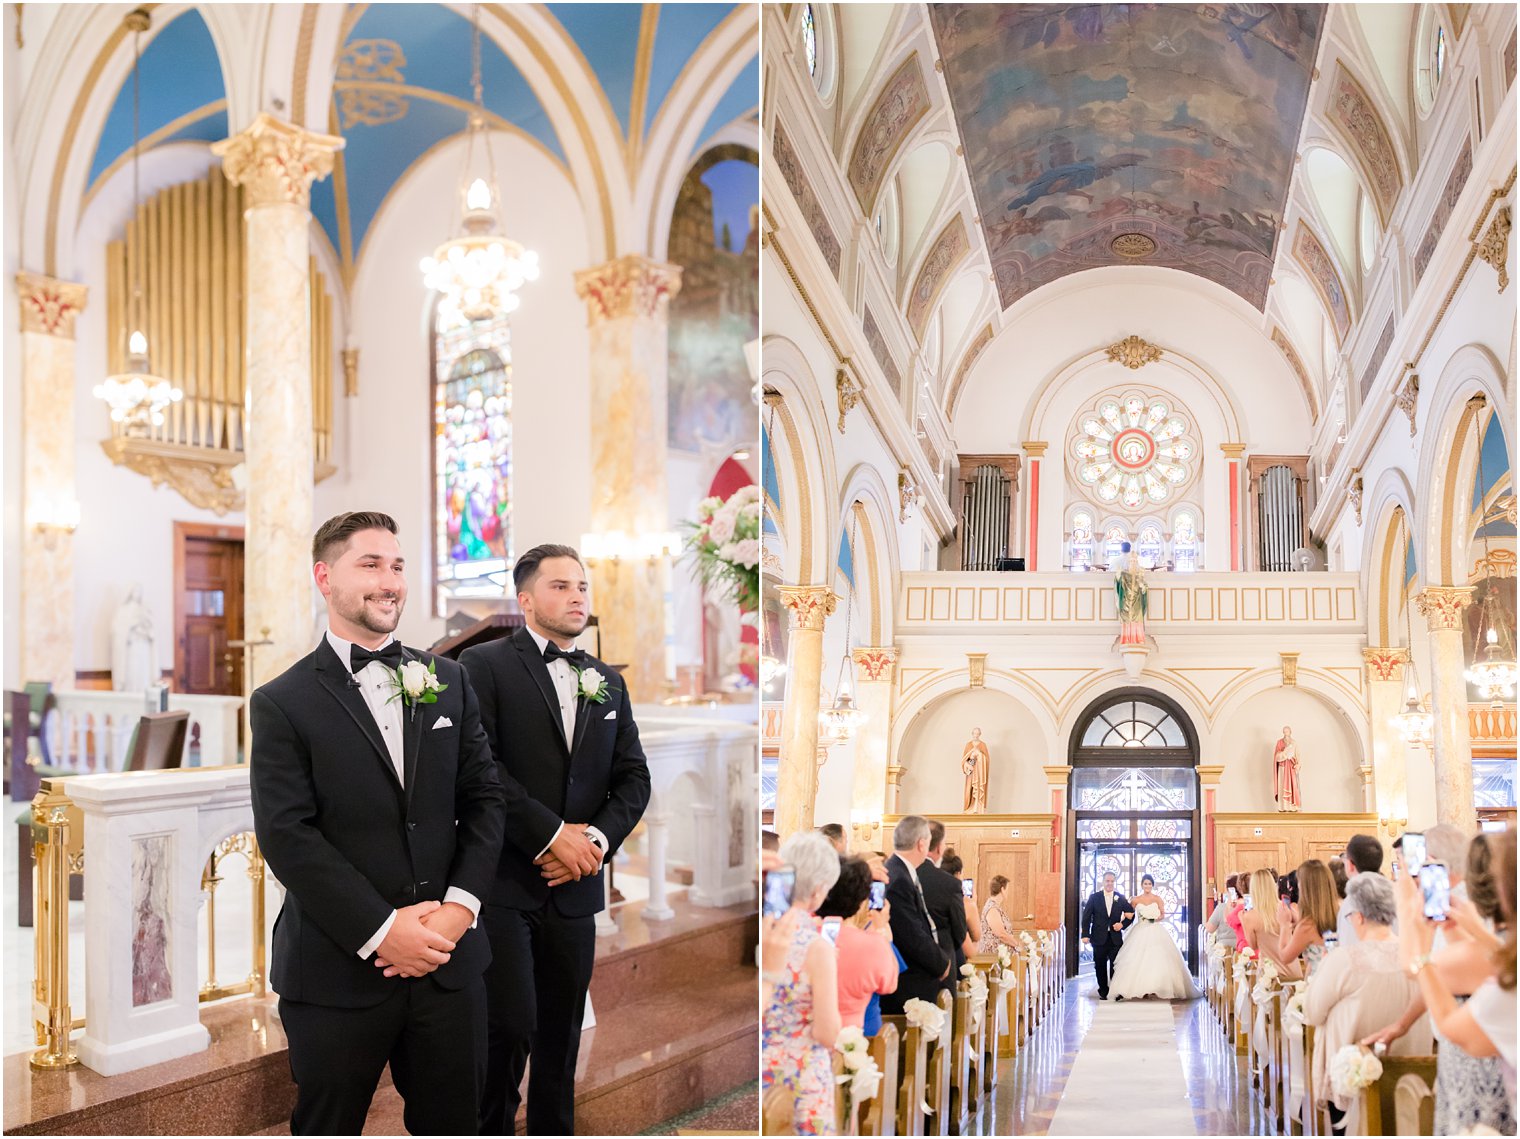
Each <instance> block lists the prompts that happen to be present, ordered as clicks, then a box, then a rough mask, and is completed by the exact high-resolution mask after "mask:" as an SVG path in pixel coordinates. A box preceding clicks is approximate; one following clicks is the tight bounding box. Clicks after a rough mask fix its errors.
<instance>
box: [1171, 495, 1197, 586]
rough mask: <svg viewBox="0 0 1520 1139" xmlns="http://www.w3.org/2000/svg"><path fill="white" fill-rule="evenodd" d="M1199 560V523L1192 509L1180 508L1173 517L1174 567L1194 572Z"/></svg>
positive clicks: (1181, 570) (1180, 570) (1182, 570)
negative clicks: (1194, 518) (1194, 517)
mask: <svg viewBox="0 0 1520 1139" xmlns="http://www.w3.org/2000/svg"><path fill="white" fill-rule="evenodd" d="M1198 560H1199V559H1198V525H1197V523H1196V522H1195V521H1194V520H1193V512H1192V511H1191V510H1179V511H1178V512H1177V516H1176V517H1175V518H1173V519H1172V569H1174V570H1176V571H1178V572H1179V573H1192V572H1193V571H1194V570H1196V569H1197V568H1198Z"/></svg>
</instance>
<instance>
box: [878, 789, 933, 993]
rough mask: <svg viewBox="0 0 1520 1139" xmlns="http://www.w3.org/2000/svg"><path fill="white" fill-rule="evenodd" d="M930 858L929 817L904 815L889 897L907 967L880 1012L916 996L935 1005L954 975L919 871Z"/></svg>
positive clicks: (897, 830)
mask: <svg viewBox="0 0 1520 1139" xmlns="http://www.w3.org/2000/svg"><path fill="white" fill-rule="evenodd" d="M928 859H929V820H928V819H926V818H924V817H923V816H922V815H904V816H903V817H902V818H901V819H899V820H898V823H897V826H896V827H894V828H893V830H892V857H891V858H889V859H887V901H888V902H890V903H891V905H892V944H893V945H895V946H896V947H897V951H898V952H899V953H901V954H902V957H903V960H904V961H906V962H907V963H908V967H907V968H906V969H904V970H903V972H902V975H901V976H899V977H898V979H897V991H896V992H893V993H887V994H886V995H884V996H883V997H882V998H881V1011H882V1012H883V1013H884V1014H886V1015H888V1016H893V1015H896V1014H898V1013H901V1012H902V1010H903V1005H904V1004H905V1003H906V1002H907V1001H909V1000H912V999H913V998H915V997H917V998H918V999H919V1000H925V1001H928V1002H930V1003H931V1004H932V1003H934V1002H935V1001H936V1000H938V999H939V991H940V989H941V988H943V987H944V985H945V981H946V979H947V978H948V977H949V976H950V956H949V954H948V953H946V951H945V950H944V949H943V948H941V946H940V943H939V935H938V931H937V929H936V927H935V924H934V921H933V919H932V918H930V916H929V907H928V905H927V904H926V903H925V901H924V892H923V890H922V889H921V888H920V886H919V884H918V881H919V879H918V876H919V873H920V872H921V871H922V869H923V868H924V866H925V864H926V863H927V862H928Z"/></svg>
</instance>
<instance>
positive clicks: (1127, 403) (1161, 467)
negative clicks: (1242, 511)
mask: <svg viewBox="0 0 1520 1139" xmlns="http://www.w3.org/2000/svg"><path fill="white" fill-rule="evenodd" d="M1190 431H1191V428H1190V427H1189V426H1188V421H1187V418H1186V417H1185V416H1184V415H1183V414H1182V413H1181V412H1180V411H1178V410H1176V409H1174V408H1173V407H1172V405H1171V404H1170V403H1169V402H1168V400H1167V399H1166V398H1165V397H1162V396H1142V395H1140V394H1138V393H1130V394H1127V395H1123V396H1117V397H1107V398H1104V399H1102V400H1100V401H1099V403H1098V405H1097V407H1095V408H1094V409H1092V410H1091V411H1089V412H1088V413H1086V414H1085V415H1083V416H1082V417H1081V418H1080V420H1079V422H1078V426H1077V430H1076V434H1075V436H1074V438H1073V440H1072V444H1071V457H1072V460H1073V463H1074V470H1075V473H1076V477H1077V481H1078V482H1080V483H1081V484H1082V485H1084V486H1087V487H1091V488H1092V490H1093V493H1095V494H1096V495H1097V497H1098V501H1099V502H1104V503H1113V504H1116V505H1118V506H1121V507H1123V508H1124V509H1126V510H1138V509H1140V508H1141V507H1143V506H1145V505H1146V504H1147V503H1151V504H1155V503H1162V502H1166V501H1167V500H1168V499H1170V498H1171V497H1172V492H1173V491H1174V490H1175V489H1176V488H1178V487H1180V486H1182V485H1183V484H1185V483H1187V482H1188V481H1189V480H1191V479H1192V477H1193V465H1194V462H1195V459H1196V456H1197V453H1198V447H1197V444H1195V443H1194V442H1193V438H1192V436H1191V434H1190Z"/></svg>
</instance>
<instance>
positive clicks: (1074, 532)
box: [1066, 510, 1093, 573]
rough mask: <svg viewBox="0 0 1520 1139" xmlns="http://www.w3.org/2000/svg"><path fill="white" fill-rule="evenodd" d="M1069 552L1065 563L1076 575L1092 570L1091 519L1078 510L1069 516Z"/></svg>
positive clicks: (1085, 512) (1089, 515) (1087, 514)
mask: <svg viewBox="0 0 1520 1139" xmlns="http://www.w3.org/2000/svg"><path fill="white" fill-rule="evenodd" d="M1069 545H1070V552H1069V553H1068V555H1067V558H1066V563H1067V565H1069V566H1070V567H1071V569H1072V570H1073V571H1074V572H1076V573H1085V572H1087V571H1088V570H1090V569H1092V562H1093V519H1092V515H1091V514H1089V513H1088V512H1087V511H1085V510H1079V511H1077V512H1076V513H1075V514H1073V515H1072V516H1071V540H1070V543H1069Z"/></svg>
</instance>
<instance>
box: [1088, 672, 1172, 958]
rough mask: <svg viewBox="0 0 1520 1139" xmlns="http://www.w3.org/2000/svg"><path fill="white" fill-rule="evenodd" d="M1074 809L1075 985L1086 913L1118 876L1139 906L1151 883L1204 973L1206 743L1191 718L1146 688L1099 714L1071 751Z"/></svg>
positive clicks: (1106, 698)
mask: <svg viewBox="0 0 1520 1139" xmlns="http://www.w3.org/2000/svg"><path fill="white" fill-rule="evenodd" d="M1069 758H1070V763H1071V782H1070V786H1069V788H1068V791H1067V797H1066V802H1067V804H1068V805H1069V810H1068V811H1067V814H1066V833H1067V834H1068V835H1070V836H1071V841H1069V842H1068V843H1067V844H1066V881H1067V883H1068V885H1067V895H1066V912H1067V913H1068V914H1069V915H1071V918H1070V935H1069V936H1068V938H1067V945H1068V949H1067V962H1066V965H1067V970H1068V972H1069V973H1071V974H1073V975H1075V974H1076V972H1077V969H1078V965H1079V963H1080V960H1081V953H1082V940H1081V936H1080V933H1079V932H1078V930H1077V928H1076V927H1077V923H1078V921H1079V919H1080V915H1081V912H1082V910H1081V907H1082V903H1083V902H1084V901H1086V899H1087V896H1088V895H1089V894H1091V893H1092V892H1093V891H1094V890H1097V889H1101V888H1102V879H1103V875H1104V874H1105V873H1107V872H1109V871H1113V873H1114V875H1115V876H1116V878H1117V879H1118V888H1119V892H1120V893H1122V894H1124V895H1125V896H1126V897H1133V896H1134V895H1135V894H1138V893H1139V892H1140V879H1141V877H1142V876H1143V875H1146V874H1150V875H1151V876H1152V877H1154V878H1155V880H1156V893H1158V894H1159V895H1161V897H1162V898H1163V899H1164V900H1165V902H1166V911H1167V914H1166V918H1165V925H1166V926H1167V928H1168V929H1169V930H1170V931H1171V934H1172V936H1173V938H1174V939H1175V940H1176V942H1177V947H1178V948H1179V949H1180V950H1182V952H1183V953H1184V954H1185V955H1186V956H1187V959H1188V967H1189V968H1191V969H1193V970H1194V971H1196V970H1197V968H1198V946H1197V944H1196V940H1195V938H1194V933H1193V927H1194V926H1195V925H1196V924H1197V921H1198V916H1197V915H1198V914H1199V912H1200V910H1199V903H1200V901H1201V879H1200V867H1199V864H1198V858H1197V850H1198V844H1197V838H1198V832H1199V825H1200V821H1199V817H1198V771H1197V766H1198V735H1197V733H1196V732H1195V731H1194V730H1193V724H1192V721H1191V720H1189V719H1188V717H1187V715H1186V713H1184V712H1183V711H1182V709H1181V708H1179V707H1178V706H1177V704H1176V703H1175V702H1174V701H1172V700H1170V699H1169V698H1167V697H1165V696H1163V695H1161V694H1160V693H1159V692H1152V691H1150V690H1149V689H1145V688H1123V689H1119V690H1117V691H1114V692H1109V693H1106V694H1105V695H1103V696H1101V697H1099V698H1098V699H1097V700H1094V701H1093V702H1092V703H1091V704H1089V705H1088V706H1087V707H1086V708H1085V709H1084V710H1083V712H1082V715H1081V716H1080V717H1079V718H1078V720H1077V726H1076V729H1075V730H1074V731H1073V732H1072V736H1071V744H1070V748H1069Z"/></svg>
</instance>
